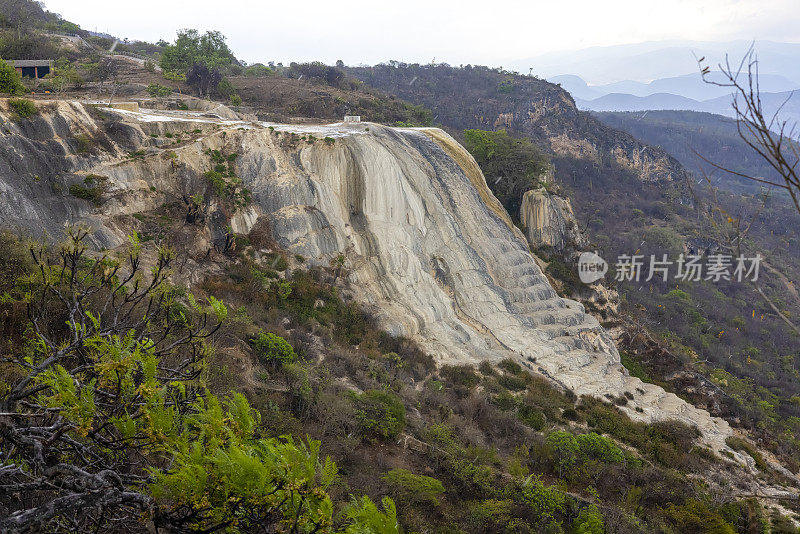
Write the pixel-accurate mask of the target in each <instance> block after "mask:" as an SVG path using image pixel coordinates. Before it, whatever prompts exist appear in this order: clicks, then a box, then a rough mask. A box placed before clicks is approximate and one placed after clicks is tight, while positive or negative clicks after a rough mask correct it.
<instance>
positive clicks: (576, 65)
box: [508, 41, 800, 96]
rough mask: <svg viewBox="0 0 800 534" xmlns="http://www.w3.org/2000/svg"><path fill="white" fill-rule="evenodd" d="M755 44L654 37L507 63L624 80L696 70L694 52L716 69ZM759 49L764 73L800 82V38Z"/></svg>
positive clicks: (601, 81) (759, 44)
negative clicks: (799, 40)
mask: <svg viewBox="0 0 800 534" xmlns="http://www.w3.org/2000/svg"><path fill="white" fill-rule="evenodd" d="M752 44H753V42H752V41H727V42H704V41H655V42H646V43H637V44H627V45H619V46H604V47H594V48H586V49H583V50H577V51H567V52H552V53H549V54H544V55H540V56H536V57H532V58H528V59H522V60H512V61H510V62H509V64H508V66H510V67H511V68H512V69H515V70H517V71H519V72H521V73H523V74H527V73H528V71H529V70H530V69H533V73H534V74H537V75H538V76H541V77H545V78H548V79H549V78H552V77H554V76H559V75H561V74H575V75H577V76H580V77H581V78H583V79H584V80H586V81H587V82H588V83H589V84H591V85H605V84H613V83H616V82H622V81H625V80H633V81H635V82H641V83H649V82H652V81H653V80H660V79H663V78H673V77H680V76H683V75H686V74H690V73H698V72H699V69H698V67H697V60H696V58H700V57H705V58H706V59H707V64H708V65H709V66H710V67H711V68H712V70H717V69H716V68H715V67H716V65H717V64H718V63H720V62H722V61H724V60H725V55H726V54H728V55H729V57H730V58H731V62H737V61H739V60H740V59H741V58H742V56H743V55H744V54H745V53H746V52H747V50H748V48H749V47H750V45H752ZM755 50H756V52H757V53H758V58H759V68H760V72H761V75H762V76H764V75H769V74H776V75H779V76H782V77H785V78H786V79H788V80H791V81H792V82H794V83H796V84H797V86H798V87H800V61H798V60H797V59H798V58H800V43H776V42H773V41H756V42H755ZM625 92H627V91H625ZM640 96H641V95H640ZM687 96H688V95H687Z"/></svg>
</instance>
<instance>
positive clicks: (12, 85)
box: [0, 59, 25, 104]
mask: <svg viewBox="0 0 800 534" xmlns="http://www.w3.org/2000/svg"><path fill="white" fill-rule="evenodd" d="M24 92H25V86H24V85H22V78H21V77H20V75H19V73H17V71H16V70H15V69H14V67H12V66H11V65H10V64H8V63H6V62H5V61H3V60H2V59H0V93H6V94H9V95H18V94H20V93H24ZM9 104H10V102H9Z"/></svg>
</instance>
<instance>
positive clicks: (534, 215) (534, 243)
mask: <svg viewBox="0 0 800 534" xmlns="http://www.w3.org/2000/svg"><path fill="white" fill-rule="evenodd" d="M519 218H520V221H521V223H522V227H523V228H524V229H525V236H526V237H527V238H528V243H530V245H531V248H533V249H537V248H541V247H551V248H554V249H556V250H564V249H565V248H567V247H579V248H580V247H583V246H585V245H586V239H585V238H584V237H583V235H582V234H581V232H580V230H579V229H578V225H577V222H576V221H575V214H574V213H573V212H572V204H571V203H570V201H569V199H568V198H563V197H560V196H557V195H553V194H550V193H548V192H547V190H546V189H544V188H542V189H532V190H530V191H526V192H525V194H524V195H523V196H522V203H521V205H520V208H519Z"/></svg>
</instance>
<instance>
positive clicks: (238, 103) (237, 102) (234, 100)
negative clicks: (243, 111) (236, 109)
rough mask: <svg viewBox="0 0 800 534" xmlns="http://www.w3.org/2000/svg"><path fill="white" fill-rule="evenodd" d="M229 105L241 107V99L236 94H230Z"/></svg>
mask: <svg viewBox="0 0 800 534" xmlns="http://www.w3.org/2000/svg"><path fill="white" fill-rule="evenodd" d="M230 101H231V105H232V106H241V105H242V97H241V96H239V95H237V94H232V95H231V97H230Z"/></svg>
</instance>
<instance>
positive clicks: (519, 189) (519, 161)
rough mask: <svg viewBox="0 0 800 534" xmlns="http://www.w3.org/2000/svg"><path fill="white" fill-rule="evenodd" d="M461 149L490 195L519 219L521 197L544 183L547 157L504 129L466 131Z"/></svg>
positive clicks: (546, 171)
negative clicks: (478, 171)
mask: <svg viewBox="0 0 800 534" xmlns="http://www.w3.org/2000/svg"><path fill="white" fill-rule="evenodd" d="M464 146H465V147H466V149H467V150H469V152H470V153H471V154H472V156H473V157H474V158H475V160H476V161H477V162H478V165H480V167H481V170H482V171H483V174H484V175H485V176H486V181H487V182H490V183H491V184H492V186H491V187H492V192H493V193H494V195H495V196H496V197H497V199H498V200H499V201H500V202H501V203H502V204H503V206H504V207H505V208H506V211H508V213H510V214H512V217H519V207H520V203H521V202H522V195H524V194H525V192H526V191H529V190H531V189H536V188H537V187H539V186H540V184H541V182H542V181H546V178H547V176H546V175H547V173H548V171H549V170H550V160H549V158H548V157H547V156H546V155H545V154H544V153H543V152H542V151H541V150H539V149H538V148H536V147H535V146H534V145H533V143H531V142H530V140H529V139H525V138H515V137H511V136H510V135H508V133H507V132H506V131H505V130H499V131H496V132H490V131H484V130H466V131H465V132H464Z"/></svg>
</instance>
